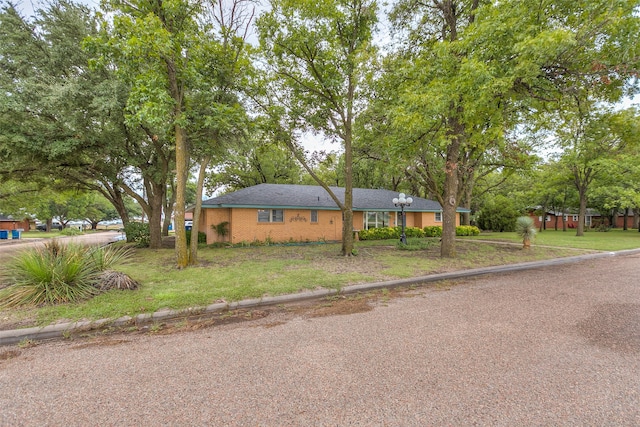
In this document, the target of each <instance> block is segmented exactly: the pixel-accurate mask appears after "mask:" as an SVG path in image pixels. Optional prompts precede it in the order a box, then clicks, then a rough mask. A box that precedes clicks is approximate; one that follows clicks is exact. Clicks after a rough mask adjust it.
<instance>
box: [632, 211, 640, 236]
mask: <svg viewBox="0 0 640 427" xmlns="http://www.w3.org/2000/svg"><path fill="white" fill-rule="evenodd" d="M632 228H635V229H638V231H640V208H633V227H632Z"/></svg>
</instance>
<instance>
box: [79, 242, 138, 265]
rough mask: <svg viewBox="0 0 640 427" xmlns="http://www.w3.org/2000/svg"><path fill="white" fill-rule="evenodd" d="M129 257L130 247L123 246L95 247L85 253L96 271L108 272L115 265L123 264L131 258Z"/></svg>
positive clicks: (130, 253)
mask: <svg viewBox="0 0 640 427" xmlns="http://www.w3.org/2000/svg"><path fill="white" fill-rule="evenodd" d="M131 255H132V249H131V247H130V246H124V245H108V246H106V247H98V246H96V247H94V248H91V249H89V250H88V251H87V256H88V257H89V259H90V260H91V261H92V262H93V264H94V265H95V268H96V270H98V271H105V270H109V269H111V268H113V266H114V265H116V264H124V263H126V262H127V261H128V260H129V258H131Z"/></svg>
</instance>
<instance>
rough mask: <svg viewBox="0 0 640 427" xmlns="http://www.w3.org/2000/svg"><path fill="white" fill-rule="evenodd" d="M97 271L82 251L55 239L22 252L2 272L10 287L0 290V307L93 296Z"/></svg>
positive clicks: (69, 300)
mask: <svg viewBox="0 0 640 427" xmlns="http://www.w3.org/2000/svg"><path fill="white" fill-rule="evenodd" d="M98 273H99V272H98V271H97V270H96V268H95V266H94V265H93V263H91V262H88V261H87V257H86V249H85V248H84V247H82V246H79V245H74V244H70V245H66V246H65V245H60V244H59V243H58V242H57V241H56V240H55V239H54V240H52V241H51V242H49V243H46V244H45V245H44V247H39V248H35V249H32V250H29V251H25V252H23V253H21V254H20V255H18V256H17V257H16V258H14V260H13V262H11V263H9V265H8V266H7V269H6V271H5V273H4V279H5V281H6V282H8V283H11V285H10V286H8V287H7V288H5V289H3V290H2V291H0V306H4V307H13V306H19V305H41V304H57V303H64V302H73V301H78V300H81V299H86V298H89V297H91V296H93V295H95V294H96V293H97V289H96V288H95V287H94V283H95V282H96V280H97V279H98Z"/></svg>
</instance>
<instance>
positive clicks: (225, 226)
mask: <svg viewBox="0 0 640 427" xmlns="http://www.w3.org/2000/svg"><path fill="white" fill-rule="evenodd" d="M211 228H212V229H213V230H215V231H216V234H217V235H218V236H220V237H225V236H227V235H228V234H229V221H223V222H221V223H220V224H213V225H211Z"/></svg>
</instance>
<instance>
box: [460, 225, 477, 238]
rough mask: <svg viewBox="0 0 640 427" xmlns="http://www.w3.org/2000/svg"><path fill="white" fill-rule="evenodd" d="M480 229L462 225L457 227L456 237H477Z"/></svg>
mask: <svg viewBox="0 0 640 427" xmlns="http://www.w3.org/2000/svg"><path fill="white" fill-rule="evenodd" d="M479 234H480V229H479V228H478V227H476V226H474V225H460V226H458V227H456V236H477V235H479Z"/></svg>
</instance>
